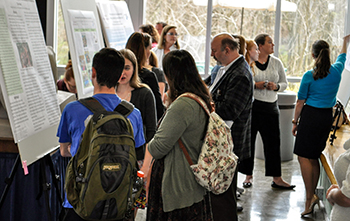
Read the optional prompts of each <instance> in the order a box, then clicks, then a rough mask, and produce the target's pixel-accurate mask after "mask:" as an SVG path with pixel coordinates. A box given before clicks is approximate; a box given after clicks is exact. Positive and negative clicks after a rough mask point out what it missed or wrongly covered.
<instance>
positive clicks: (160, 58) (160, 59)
mask: <svg viewBox="0 0 350 221" xmlns="http://www.w3.org/2000/svg"><path fill="white" fill-rule="evenodd" d="M169 50H170V51H173V50H177V48H176V46H175V45H172V46H171V47H170V48H169ZM152 51H153V52H154V53H155V54H156V55H157V58H158V66H159V67H158V68H159V69H161V70H163V58H164V55H165V54H164V48H162V49H159V48H158V47H154V48H152Z"/></svg>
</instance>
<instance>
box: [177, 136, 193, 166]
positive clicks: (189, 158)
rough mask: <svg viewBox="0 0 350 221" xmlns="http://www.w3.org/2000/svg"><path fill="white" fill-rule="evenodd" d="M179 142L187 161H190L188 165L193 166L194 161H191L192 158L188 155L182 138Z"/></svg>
mask: <svg viewBox="0 0 350 221" xmlns="http://www.w3.org/2000/svg"><path fill="white" fill-rule="evenodd" d="M178 142H179V145H180V148H181V150H182V151H183V152H184V154H185V157H186V160H187V161H188V163H189V164H190V166H191V165H193V162H192V160H191V157H190V155H189V154H188V152H187V150H186V147H185V145H184V144H183V143H182V141H181V138H180V139H179V140H178Z"/></svg>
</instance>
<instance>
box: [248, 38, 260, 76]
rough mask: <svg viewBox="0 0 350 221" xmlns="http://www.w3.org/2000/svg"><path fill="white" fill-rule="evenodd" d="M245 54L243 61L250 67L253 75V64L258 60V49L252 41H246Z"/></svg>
mask: <svg viewBox="0 0 350 221" xmlns="http://www.w3.org/2000/svg"><path fill="white" fill-rule="evenodd" d="M246 43H247V53H246V54H245V56H244V57H245V60H246V61H247V63H248V64H249V66H250V69H251V70H252V72H253V75H254V73H255V70H254V69H255V62H256V61H257V60H258V59H259V54H260V51H259V48H258V45H257V44H256V43H255V41H254V40H247V41H246Z"/></svg>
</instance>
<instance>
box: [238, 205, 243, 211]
mask: <svg viewBox="0 0 350 221" xmlns="http://www.w3.org/2000/svg"><path fill="white" fill-rule="evenodd" d="M242 211H243V207H242V206H241V205H240V204H239V203H237V212H242Z"/></svg>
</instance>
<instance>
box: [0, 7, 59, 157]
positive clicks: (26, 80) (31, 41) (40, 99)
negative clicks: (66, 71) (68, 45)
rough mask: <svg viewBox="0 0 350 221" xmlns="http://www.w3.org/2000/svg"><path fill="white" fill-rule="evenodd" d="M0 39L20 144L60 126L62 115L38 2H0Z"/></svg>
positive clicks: (3, 80) (0, 72)
mask: <svg viewBox="0 0 350 221" xmlns="http://www.w3.org/2000/svg"><path fill="white" fill-rule="evenodd" d="M0 37H1V41H0V87H1V91H2V95H3V97H4V102H5V106H6V111H7V115H8V118H9V121H10V125H11V130H12V134H13V138H14V141H15V142H16V143H20V142H21V141H23V140H25V139H27V138H29V137H31V136H33V135H34V134H38V133H39V132H42V131H44V130H47V129H48V128H51V127H53V126H55V125H58V122H59V119H60V115H61V114H60V110H59V106H58V101H57V97H56V89H55V82H54V80H53V75H52V70H51V66H50V62H49V58H48V54H47V51H46V45H45V40H44V36H43V32H42V28H41V23H40V19H39V15H38V12H37V7H36V4H35V2H34V1H19V0H3V1H0ZM48 146H50V144H48ZM37 149H38V148H37ZM21 155H22V153H21ZM21 157H22V156H21Z"/></svg>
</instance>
